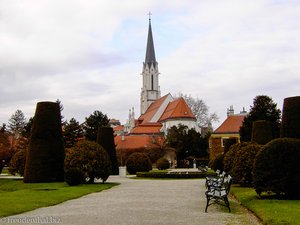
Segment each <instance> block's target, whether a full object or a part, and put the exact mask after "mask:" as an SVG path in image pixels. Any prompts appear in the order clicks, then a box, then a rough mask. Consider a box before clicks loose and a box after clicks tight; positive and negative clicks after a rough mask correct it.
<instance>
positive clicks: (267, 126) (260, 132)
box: [251, 120, 273, 145]
mask: <svg viewBox="0 0 300 225" xmlns="http://www.w3.org/2000/svg"><path fill="white" fill-rule="evenodd" d="M272 139H273V135H272V124H271V122H270V121H267V120H257V121H255V122H253V126H252V136H251V141H252V142H255V143H257V144H260V145H264V144H267V143H268V142H269V141H271V140H272Z"/></svg>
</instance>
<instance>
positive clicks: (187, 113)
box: [159, 98, 196, 121]
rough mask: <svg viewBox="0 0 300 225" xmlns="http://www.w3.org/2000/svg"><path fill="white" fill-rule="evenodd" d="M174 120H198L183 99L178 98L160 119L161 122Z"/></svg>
mask: <svg viewBox="0 0 300 225" xmlns="http://www.w3.org/2000/svg"><path fill="white" fill-rule="evenodd" d="M174 118H191V119H196V117H195V116H194V114H193V113H192V111H191V109H190V108H189V107H188V105H187V104H186V102H185V100H184V99H183V98H178V99H176V100H174V101H172V102H170V103H169V104H168V106H167V108H166V110H165V111H164V113H163V114H162V116H161V117H160V119H159V121H164V120H168V119H174Z"/></svg>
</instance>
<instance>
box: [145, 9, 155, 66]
mask: <svg viewBox="0 0 300 225" xmlns="http://www.w3.org/2000/svg"><path fill="white" fill-rule="evenodd" d="M150 16H151V13H149V28H148V39H147V49H146V57H145V64H148V65H149V66H150V65H151V64H153V65H154V66H155V64H156V58H155V51H154V44H153V36H152V28H151V17H150Z"/></svg>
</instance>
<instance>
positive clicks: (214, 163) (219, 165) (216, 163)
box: [208, 154, 224, 171]
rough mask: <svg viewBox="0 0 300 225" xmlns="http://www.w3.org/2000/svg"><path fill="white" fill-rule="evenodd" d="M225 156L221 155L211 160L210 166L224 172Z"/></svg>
mask: <svg viewBox="0 0 300 225" xmlns="http://www.w3.org/2000/svg"><path fill="white" fill-rule="evenodd" d="M223 161H224V154H219V155H217V156H216V157H214V158H213V159H211V160H210V161H209V163H208V166H209V167H210V168H212V169H213V170H220V171H223V170H224V162H223Z"/></svg>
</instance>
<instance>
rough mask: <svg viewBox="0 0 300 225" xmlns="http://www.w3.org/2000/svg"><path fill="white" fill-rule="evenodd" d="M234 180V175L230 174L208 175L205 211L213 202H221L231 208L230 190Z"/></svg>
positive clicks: (220, 203)
mask: <svg viewBox="0 0 300 225" xmlns="http://www.w3.org/2000/svg"><path fill="white" fill-rule="evenodd" d="M231 182H232V177H231V176H230V175H229V174H228V175H227V174H225V173H222V174H217V175H216V176H209V177H206V182H205V185H206V188H207V191H206V192H205V195H206V200H207V202H206V207H205V212H207V208H208V206H210V205H212V204H219V205H223V206H226V207H227V208H228V209H229V212H231V210H230V206H229V201H228V194H229V191H230V186H231Z"/></svg>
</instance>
